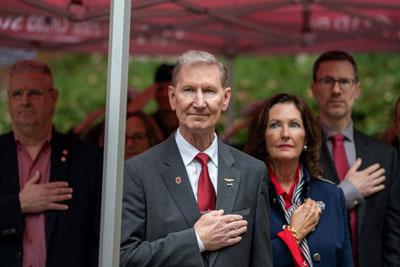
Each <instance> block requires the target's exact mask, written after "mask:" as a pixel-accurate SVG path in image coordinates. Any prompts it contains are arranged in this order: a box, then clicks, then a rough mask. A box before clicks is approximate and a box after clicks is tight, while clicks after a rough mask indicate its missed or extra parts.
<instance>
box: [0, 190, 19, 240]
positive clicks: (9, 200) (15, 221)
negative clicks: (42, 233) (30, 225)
mask: <svg viewBox="0 0 400 267" xmlns="http://www.w3.org/2000/svg"><path fill="white" fill-rule="evenodd" d="M23 231H24V216H23V214H22V212H21V207H20V203H19V198H18V194H15V195H5V196H0V236H3V237H5V236H8V235H13V234H21V233H23Z"/></svg>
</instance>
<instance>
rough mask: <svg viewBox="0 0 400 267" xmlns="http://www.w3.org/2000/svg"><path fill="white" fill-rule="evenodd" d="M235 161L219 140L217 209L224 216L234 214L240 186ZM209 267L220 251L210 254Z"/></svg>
mask: <svg viewBox="0 0 400 267" xmlns="http://www.w3.org/2000/svg"><path fill="white" fill-rule="evenodd" d="M234 163H235V159H234V158H233V157H232V154H231V153H230V152H229V150H228V147H227V145H225V144H224V143H222V142H221V140H219V139H218V188H217V191H218V193H217V205H216V207H217V209H223V210H224V211H225V212H224V214H229V213H232V211H233V208H234V204H235V200H236V195H237V192H238V189H239V185H240V176H241V172H240V170H238V169H236V168H234V167H232V166H233V164H234ZM209 255H210V257H209V262H210V265H209V266H213V265H214V262H215V260H216V259H217V256H218V251H215V252H212V253H210V254H209Z"/></svg>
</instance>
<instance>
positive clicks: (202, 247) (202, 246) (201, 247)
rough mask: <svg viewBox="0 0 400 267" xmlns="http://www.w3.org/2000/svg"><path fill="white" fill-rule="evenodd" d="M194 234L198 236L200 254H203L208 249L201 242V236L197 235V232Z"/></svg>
mask: <svg viewBox="0 0 400 267" xmlns="http://www.w3.org/2000/svg"><path fill="white" fill-rule="evenodd" d="M194 233H195V234H196V239H197V245H198V246H199V250H200V253H202V252H204V251H205V250H206V248H205V247H204V244H203V241H201V239H200V237H199V235H198V234H197V233H196V230H195V231H194Z"/></svg>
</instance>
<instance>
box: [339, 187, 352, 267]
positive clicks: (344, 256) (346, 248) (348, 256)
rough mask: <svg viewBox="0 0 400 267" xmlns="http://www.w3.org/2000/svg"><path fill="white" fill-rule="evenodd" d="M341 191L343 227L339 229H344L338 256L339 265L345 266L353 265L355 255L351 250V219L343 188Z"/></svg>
mask: <svg viewBox="0 0 400 267" xmlns="http://www.w3.org/2000/svg"><path fill="white" fill-rule="evenodd" d="M338 191H339V202H340V204H339V205H340V206H339V207H340V214H341V216H340V218H342V222H341V227H338V229H343V231H342V237H343V239H342V246H341V250H340V252H339V256H338V259H337V261H338V263H339V264H338V265H339V266H343V267H352V266H353V256H352V252H351V241H350V231H349V227H348V225H349V221H348V217H347V208H346V206H345V197H344V195H343V192H342V191H341V190H338Z"/></svg>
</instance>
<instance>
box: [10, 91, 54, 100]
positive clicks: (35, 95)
mask: <svg viewBox="0 0 400 267" xmlns="http://www.w3.org/2000/svg"><path fill="white" fill-rule="evenodd" d="M52 90H53V89H47V90H46V89H12V90H11V89H10V90H8V92H7V94H8V95H9V96H10V97H11V98H12V99H13V100H20V99H22V97H23V96H24V94H26V95H27V97H29V98H30V99H32V100H37V99H39V98H41V97H42V96H43V95H44V92H45V91H49V92H50V91H52Z"/></svg>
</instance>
